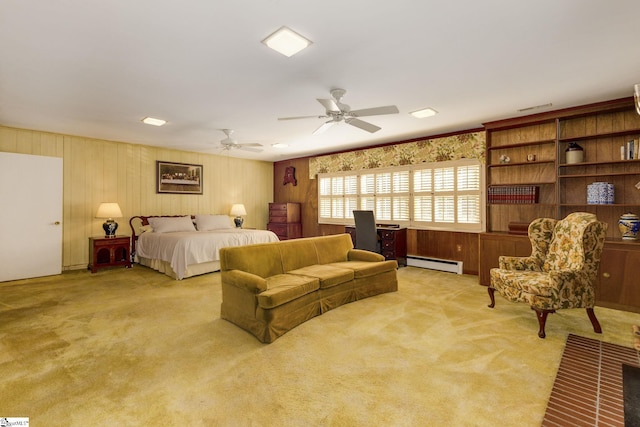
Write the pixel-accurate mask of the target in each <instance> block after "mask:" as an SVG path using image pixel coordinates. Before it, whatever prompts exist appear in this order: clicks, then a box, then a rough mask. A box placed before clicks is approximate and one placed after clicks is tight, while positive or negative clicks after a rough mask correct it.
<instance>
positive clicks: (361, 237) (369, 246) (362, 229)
mask: <svg viewBox="0 0 640 427" xmlns="http://www.w3.org/2000/svg"><path fill="white" fill-rule="evenodd" d="M353 219H354V220H355V223H356V244H355V247H356V249H364V250H366V251H371V252H376V253H380V242H379V238H378V230H377V229H376V219H375V217H374V215H373V211H355V210H354V211H353Z"/></svg>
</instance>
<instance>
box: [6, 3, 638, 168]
mask: <svg viewBox="0 0 640 427" xmlns="http://www.w3.org/2000/svg"><path fill="white" fill-rule="evenodd" d="M639 18H640V1H638V0H615V1H605V0H535V1H514V0H485V1H477V0H457V1H455V0H450V1H444V0H440V1H435V0H395V1H375V2H374V1H371V0H342V1H334V0H325V1H314V2H311V1H302V0H252V1H251V0H180V1H176V0H153V1H151V0H133V1H132V0H106V1H105V0H101V1H97V0H56V1H52V0H2V1H1V2H0V124H2V125H5V126H12V127H19V128H27V129H35V130H45V131H51V132H58V133H64V134H72V135H80V136H87V137H94V138H101V139H108V140H115V141H125V142H131V143H139V144H147V145H157V146H163V147H171V148H176V149H181V150H192V151H202V152H206V153H211V154H221V153H222V152H221V149H220V145H219V141H220V140H222V139H223V138H224V137H225V135H224V134H223V133H222V132H221V131H219V129H222V128H230V129H234V130H235V134H234V137H235V138H236V139H237V140H238V142H240V143H242V142H260V143H262V144H263V145H264V146H265V147H264V151H263V152H262V153H258V154H256V153H250V152H245V151H240V150H235V149H234V150H232V151H231V153H230V155H232V156H236V157H244V158H250V159H262V160H267V161H278V160H285V159H289V158H295V157H301V156H307V155H313V154H320V153H327V152H331V151H338V150H344V149H348V148H355V147H363V146H367V145H374V144H380V143H385V142H391V141H399V140H404V139H409V138H414V137H419V136H429V135H436V134H441V133H446V132H452V131H457V130H464V129H469V128H474V127H479V126H480V125H481V124H482V123H484V122H487V121H492V120H497V119H503V118H508V117H514V116H518V115H526V114H531V113H534V112H543V111H546V110H550V109H558V108H564V107H570V106H575V105H581V104H586V103H591V102H596V101H603V100H609V99H615V98H621V97H626V96H631V95H632V94H633V84H635V83H640V47H639V46H640V25H639V23H638V19H639ZM283 25H286V26H288V27H290V28H292V29H293V30H295V31H297V32H299V33H300V34H302V35H304V36H305V37H307V38H309V39H311V40H312V41H313V44H312V45H311V46H310V47H309V48H308V49H306V50H304V51H302V52H301V53H299V54H298V55H295V56H293V57H291V58H287V57H285V56H283V55H281V54H279V53H276V52H274V51H272V50H270V49H268V48H267V47H266V46H265V45H263V44H262V43H261V40H262V39H264V38H265V37H266V36H268V35H269V34H271V33H272V32H273V31H275V30H276V29H278V28H279V27H281V26H283ZM336 87H340V88H344V89H346V90H347V94H346V95H345V97H344V98H343V102H344V103H346V104H349V105H350V106H351V108H352V109H362V108H369V107H377V106H384V105H390V104H392V105H397V106H398V108H399V110H400V113H399V114H396V115H388V116H375V117H367V118H366V119H365V120H366V121H368V122H371V123H373V124H376V125H378V126H380V127H382V130H380V131H378V132H376V133H373V134H370V133H368V132H366V131H363V130H361V129H358V128H355V127H353V126H350V125H348V124H345V123H341V124H340V125H338V126H334V127H332V128H330V129H329V130H328V131H327V132H325V133H324V134H322V135H316V136H314V135H312V134H311V133H312V132H313V131H314V130H315V129H316V128H317V127H318V126H319V125H320V124H321V123H322V122H323V121H322V120H321V119H319V118H310V119H304V120H293V121H278V120H277V118H278V117H287V116H298V115H300V116H306V115H316V114H317V115H322V114H323V113H324V108H323V107H322V106H321V105H320V104H319V103H318V102H317V101H316V98H329V91H330V90H331V89H332V88H336ZM548 103H553V106H552V107H547V108H543V109H537V110H533V111H527V112H518V110H519V109H523V108H527V107H531V106H537V105H542V104H548ZM424 107H432V108H434V109H436V110H437V111H439V114H438V115H437V116H435V117H431V118H426V119H415V118H413V117H411V116H410V115H409V114H408V113H409V112H411V111H413V110H417V109H420V108H424ZM145 116H152V117H158V118H163V119H166V120H168V124H167V125H165V126H164V127H153V126H148V125H144V124H142V123H141V122H140V120H141V119H142V118H143V117H145ZM276 142H282V143H287V144H289V148H286V149H280V150H278V149H275V148H273V147H271V144H273V143H276Z"/></svg>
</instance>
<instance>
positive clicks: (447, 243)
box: [273, 158, 478, 274]
mask: <svg viewBox="0 0 640 427" xmlns="http://www.w3.org/2000/svg"><path fill="white" fill-rule="evenodd" d="M288 166H293V167H294V168H295V169H296V178H297V180H298V185H297V186H293V185H291V184H286V185H285V184H283V182H284V173H285V168H287V167H288ZM273 173H274V175H273V179H274V183H273V201H274V202H276V203H285V202H294V203H300V205H301V217H302V235H303V236H304V237H312V236H324V235H329V234H339V233H344V227H343V226H339V225H320V224H318V180H316V179H309V159H308V158H300V159H292V160H286V161H281V162H276V163H274V165H273ZM407 240H408V241H407V252H408V254H409V255H417V256H425V257H433V258H442V259H450V260H456V261H462V262H463V269H464V272H465V273H466V274H478V234H476V233H457V232H445V231H431V230H409V232H408V234H407Z"/></svg>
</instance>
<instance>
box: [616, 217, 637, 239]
mask: <svg viewBox="0 0 640 427" xmlns="http://www.w3.org/2000/svg"><path fill="white" fill-rule="evenodd" d="M618 227H619V228H620V232H621V233H622V240H637V239H638V230H640V218H639V217H638V215H636V214H634V213H631V212H627V213H626V214H624V215H622V216H621V217H620V220H618Z"/></svg>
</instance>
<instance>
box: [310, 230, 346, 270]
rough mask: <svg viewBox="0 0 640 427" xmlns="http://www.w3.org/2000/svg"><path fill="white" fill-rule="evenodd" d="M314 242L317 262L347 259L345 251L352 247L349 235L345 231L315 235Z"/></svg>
mask: <svg viewBox="0 0 640 427" xmlns="http://www.w3.org/2000/svg"><path fill="white" fill-rule="evenodd" d="M314 243H315V245H316V250H317V251H318V263H319V264H330V263H332V262H342V261H348V258H347V253H348V252H349V249H351V248H353V242H352V241H351V236H350V235H349V234H346V233H344V234H334V235H331V236H321V237H316V238H315V239H314Z"/></svg>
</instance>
